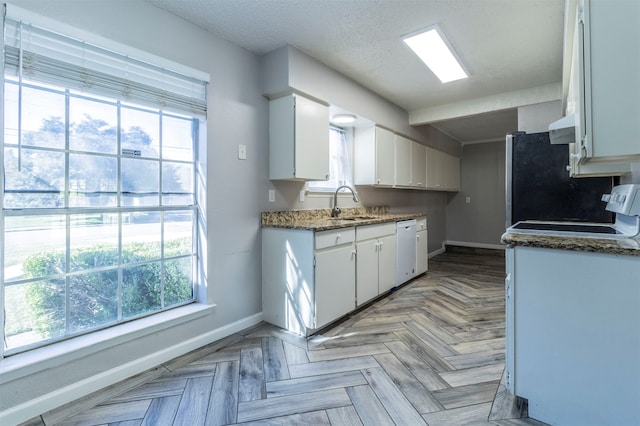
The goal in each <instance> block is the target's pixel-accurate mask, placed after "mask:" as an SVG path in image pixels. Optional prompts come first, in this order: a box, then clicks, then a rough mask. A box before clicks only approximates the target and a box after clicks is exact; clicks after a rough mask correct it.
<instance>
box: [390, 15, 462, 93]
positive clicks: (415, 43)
mask: <svg viewBox="0 0 640 426" xmlns="http://www.w3.org/2000/svg"><path fill="white" fill-rule="evenodd" d="M402 40H403V41H404V42H405V43H406V44H407V46H409V48H411V50H413V52H414V53H415V54H416V55H417V56H418V57H419V58H420V60H422V62H424V63H425V64H426V65H427V66H428V67H429V69H430V70H431V71H432V72H433V73H434V74H435V75H436V77H438V79H440V81H441V82H443V83H448V82H450V81H455V80H460V79H462V78H467V77H468V74H467V72H466V71H465V70H464V68H463V67H462V64H461V63H460V61H459V60H458V58H457V55H456V54H455V52H454V50H453V49H452V48H451V45H450V44H449V43H448V41H447V39H446V37H445V36H444V34H443V33H442V31H441V30H440V29H439V28H438V27H437V26H433V27H430V28H427V29H426V30H424V31H421V32H419V33H412V34H409V35H407V36H405V37H403V38H402Z"/></svg>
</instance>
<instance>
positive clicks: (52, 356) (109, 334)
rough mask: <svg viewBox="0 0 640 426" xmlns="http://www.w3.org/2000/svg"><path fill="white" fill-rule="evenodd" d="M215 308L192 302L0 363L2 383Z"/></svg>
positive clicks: (184, 320)
mask: <svg viewBox="0 0 640 426" xmlns="http://www.w3.org/2000/svg"><path fill="white" fill-rule="evenodd" d="M215 306H216V305H205V304H202V303H192V304H190V305H186V306H182V307H179V308H175V309H171V310H168V311H165V312H160V313H158V314H155V315H151V316H148V317H145V318H140V319H138V320H135V321H131V322H128V323H124V324H120V325H116V326H113V327H109V328H107V329H104V330H100V331H96V332H93V333H89V334H85V335H83V336H78V337H74V338H71V339H69V340H64V341H62V342H58V343H54V344H51V345H49V346H45V347H42V348H38V349H33V350H30V351H27V352H24V353H20V354H16V355H12V356H10V357H7V358H4V359H1V360H0V384H3V383H7V382H10V381H12V380H16V379H19V378H20V377H25V376H28V375H31V374H35V373H37V372H38V371H42V370H46V369H49V368H54V367H57V366H59V365H62V364H64V363H68V362H70V361H73V360H76V359H80V358H83V357H86V356H88V355H91V354H93V353H96V352H100V351H102V350H104V349H106V348H110V347H113V346H116V345H120V344H123V343H126V342H130V341H132V340H136V339H139V338H141V337H143V336H147V335H150V334H153V333H157V332H159V331H162V330H165V329H167V328H170V327H175V326H176V325H179V324H182V323H185V322H187V321H192V320H194V319H196V318H200V317H203V316H206V315H208V314H209V313H211V311H213V310H214V309H215Z"/></svg>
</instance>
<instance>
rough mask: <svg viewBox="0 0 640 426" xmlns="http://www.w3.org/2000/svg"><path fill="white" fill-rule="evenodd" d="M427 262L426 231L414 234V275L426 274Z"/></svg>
mask: <svg viewBox="0 0 640 426" xmlns="http://www.w3.org/2000/svg"><path fill="white" fill-rule="evenodd" d="M428 262H429V244H428V241H427V231H420V232H416V275H419V274H422V273H424V272H427V269H428Z"/></svg>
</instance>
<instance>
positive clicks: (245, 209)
mask: <svg viewBox="0 0 640 426" xmlns="http://www.w3.org/2000/svg"><path fill="white" fill-rule="evenodd" d="M14 3H15V4H16V5H17V6H19V7H22V8H24V9H29V10H32V11H33V12H35V13H38V14H41V15H45V16H48V17H51V18H52V19H55V20H57V21H60V22H63V23H67V24H70V25H73V26H75V27H78V28H80V29H84V30H87V31H91V32H92V33H95V34H98V35H101V36H104V37H106V38H109V39H112V40H115V41H117V42H121V43H124V44H127V45H129V46H132V47H135V48H138V49H141V50H144V51H147V52H149V53H152V54H156V55H158V56H161V57H164V58H167V59H170V60H173V61H175V62H178V63H182V64H184V65H187V66H190V67H193V68H196V69H199V70H202V71H205V72H208V73H210V75H211V84H210V86H209V94H208V95H209V119H208V122H207V135H208V136H207V137H208V144H207V145H208V147H207V159H206V160H207V163H208V182H207V185H208V194H207V203H206V210H207V212H208V214H207V221H208V229H207V231H206V232H207V233H206V239H207V241H208V252H207V253H205V255H206V259H205V261H206V264H207V270H206V271H205V273H206V275H207V277H208V281H207V283H206V292H207V294H208V296H207V298H208V301H209V302H210V303H211V302H213V303H215V304H217V306H216V307H215V308H214V309H213V310H212V311H210V312H209V313H208V314H206V315H204V316H200V317H198V318H197V319H194V320H192V321H190V322H188V323H183V324H180V325H176V326H175V327H173V328H170V329H167V330H164V331H162V332H161V333H157V334H151V335H146V336H143V337H141V338H138V339H136V340H135V341H131V342H128V343H123V344H121V345H119V346H117V347H109V348H105V349H104V350H102V351H101V352H99V353H94V354H89V355H83V356H81V357H80V356H77V357H76V359H75V360H73V361H71V362H67V361H68V358H65V357H61V358H59V359H57V360H54V361H52V362H51V363H49V364H48V366H47V368H46V369H44V370H41V371H38V368H37V365H35V366H34V365H31V366H30V367H29V368H25V369H23V370H20V369H18V370H14V373H16V372H18V373H19V372H20V371H23V373H20V374H13V376H15V377H16V378H15V380H11V381H10V382H8V383H2V384H1V385H0V388H1V392H0V393H1V395H0V400H1V402H0V411H3V410H5V409H8V408H11V407H13V408H14V409H15V407H17V406H19V404H21V403H30V402H32V401H34V400H35V398H37V397H38V396H40V395H45V394H47V393H50V392H51V393H54V394H56V395H58V396H57V397H56V398H54V399H50V400H46V401H45V403H44V404H43V405H41V406H42V407H47V404H51V403H57V404H62V403H64V402H66V398H69V397H78V396H81V395H80V394H77V395H74V393H73V392H75V391H70V392H68V393H65V394H64V395H62V394H61V392H63V391H66V390H69V389H70V388H65V386H71V385H74V384H78V383H79V382H80V381H82V380H84V379H87V378H89V377H91V376H93V375H96V374H101V373H104V372H106V371H110V370H112V369H113V370H114V371H115V370H118V371H119V370H121V369H122V368H124V367H123V366H127V365H129V364H130V363H135V362H138V360H140V359H143V358H144V357H145V356H149V355H150V354H153V353H163V351H166V349H167V348H172V347H173V348H180V347H185V348H187V350H188V344H190V342H193V341H194V339H195V340H197V339H199V338H201V337H202V336H209V335H211V333H212V331H213V330H218V329H223V328H224V327H227V328H229V327H231V328H233V325H234V324H236V322H240V323H241V322H242V321H246V320H247V319H249V322H251V320H253V319H255V318H256V316H257V317H258V320H259V315H260V313H261V310H262V306H261V305H262V302H261V251H260V226H259V224H260V212H261V211H263V210H265V209H266V208H267V200H266V199H265V197H263V196H262V195H263V194H266V193H267V187H268V180H267V178H266V176H267V163H268V160H267V159H268V155H267V149H268V140H267V135H268V125H267V115H268V108H267V100H266V99H265V98H264V97H263V96H262V92H261V87H260V86H261V84H260V58H259V57H257V56H256V55H254V54H252V53H250V52H248V51H246V50H244V49H241V48H240V47H238V46H236V45H233V44H232V43H229V42H227V41H225V40H222V39H220V38H218V37H216V36H213V35H212V34H210V33H208V32H206V31H204V30H201V29H199V28H197V27H196V26H194V25H191V24H188V23H187V22H186V21H184V20H182V19H179V18H177V17H176V16H174V15H171V14H169V13H166V12H164V11H162V10H160V9H158V8H156V7H153V6H151V5H149V4H147V3H145V2H142V1H130V2H129V1H127V2H125V1H115V2H114V1H90V2H88V1H55V2H44V1H30V0H24V1H20V0H17V1H15V2H14ZM239 143H242V144H245V145H246V146H247V157H248V159H247V160H246V161H239V160H237V145H238V144H239ZM51 350H52V349H47V351H51ZM42 352H43V353H45V352H46V351H42ZM47 353H48V352H47ZM33 355H34V354H32V355H30V356H33ZM23 358H27V357H23ZM19 360H20V356H14V357H12V358H11V363H12V365H13V364H15V363H18V361H19ZM8 365H9V364H7V363H6V362H5V363H4V366H8ZM148 367H151V365H148V366H147V368H148ZM27 370H28V371H33V373H31V374H27V373H26V371H27ZM5 371H6V370H4V369H3V373H4V372H5ZM13 376H12V377H13ZM0 377H1V376H0ZM4 377H5V379H6V378H7V377H8V376H7V375H6V374H4ZM114 377H116V375H115V374H114ZM1 381H5V380H0V382H1ZM84 383H85V384H86V383H87V382H84ZM83 386H84V384H83V385H82V386H79V387H78V389H80V390H79V391H78V392H81V390H82V389H86V386H85V387H83ZM47 408H50V407H47ZM31 414H32V415H36V414H38V411H32V412H31Z"/></svg>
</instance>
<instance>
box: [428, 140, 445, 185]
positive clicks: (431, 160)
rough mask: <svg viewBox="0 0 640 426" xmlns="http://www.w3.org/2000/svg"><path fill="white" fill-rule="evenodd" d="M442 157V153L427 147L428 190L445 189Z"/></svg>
mask: <svg viewBox="0 0 640 426" xmlns="http://www.w3.org/2000/svg"><path fill="white" fill-rule="evenodd" d="M442 155H443V154H442V153H441V152H440V151H438V150H435V149H433V148H429V147H427V188H429V189H439V190H442V189H444V188H443V185H444V179H443V176H442V173H443V170H444V167H443V164H442Z"/></svg>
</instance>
